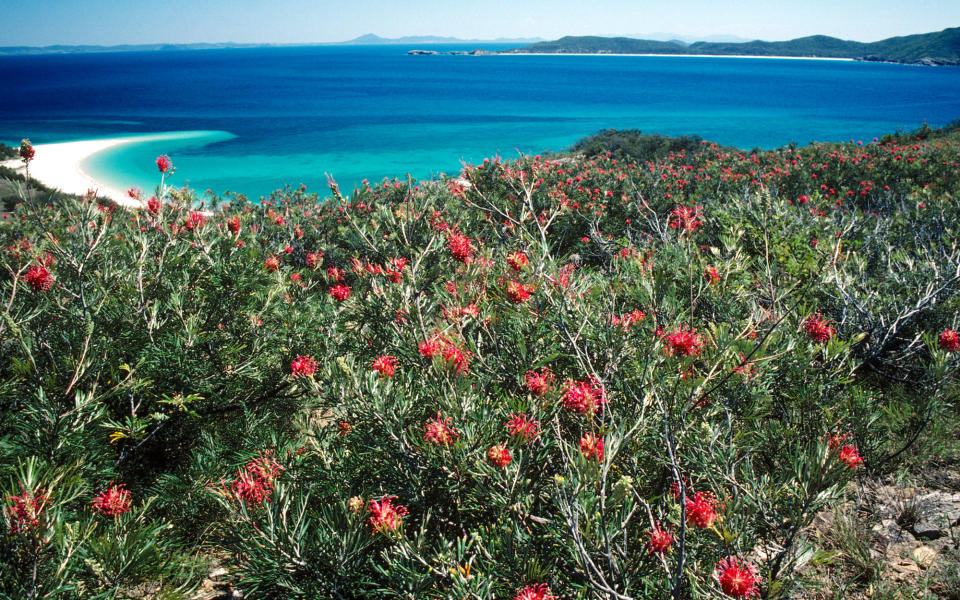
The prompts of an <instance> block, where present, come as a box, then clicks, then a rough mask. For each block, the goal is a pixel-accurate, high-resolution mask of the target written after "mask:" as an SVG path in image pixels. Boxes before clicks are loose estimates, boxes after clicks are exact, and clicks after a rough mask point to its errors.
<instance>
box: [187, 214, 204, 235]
mask: <svg viewBox="0 0 960 600" xmlns="http://www.w3.org/2000/svg"><path fill="white" fill-rule="evenodd" d="M206 222H207V217H206V216H205V215H204V214H203V213H202V212H200V211H199V210H191V211H190V212H189V213H187V216H186V217H184V219H183V228H184V229H186V230H187V231H196V230H197V229H200V228H201V227H203V226H204V225H205V224H206Z"/></svg>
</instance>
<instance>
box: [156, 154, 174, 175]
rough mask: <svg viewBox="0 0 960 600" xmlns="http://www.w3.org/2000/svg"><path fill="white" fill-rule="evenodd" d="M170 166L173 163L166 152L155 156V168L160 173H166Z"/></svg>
mask: <svg viewBox="0 0 960 600" xmlns="http://www.w3.org/2000/svg"><path fill="white" fill-rule="evenodd" d="M172 166H173V163H172V162H170V157H169V156H167V155H166V154H164V155H162V156H158V157H157V170H158V171H160V172H161V173H166V172H167V171H169V170H170V167H172Z"/></svg>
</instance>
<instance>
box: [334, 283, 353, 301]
mask: <svg viewBox="0 0 960 600" xmlns="http://www.w3.org/2000/svg"><path fill="white" fill-rule="evenodd" d="M330 297H332V298H333V299H334V300H336V301H337V302H343V301H344V300H346V299H347V298H349V297H350V287H349V286H346V285H343V284H342V283H338V284H337V285H335V286H333V287H331V288H330Z"/></svg>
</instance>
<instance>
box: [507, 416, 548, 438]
mask: <svg viewBox="0 0 960 600" xmlns="http://www.w3.org/2000/svg"><path fill="white" fill-rule="evenodd" d="M503 426H504V427H506V428H507V433H509V434H510V435H511V436H512V437H515V438H519V439H520V440H521V441H523V442H531V441H533V440H535V439H537V438H538V437H539V436H540V422H539V421H534V420H533V419H530V418H528V417H527V415H510V420H509V421H507V422H506V423H504V424H503Z"/></svg>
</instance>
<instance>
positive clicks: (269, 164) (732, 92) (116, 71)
mask: <svg viewBox="0 0 960 600" xmlns="http://www.w3.org/2000/svg"><path fill="white" fill-rule="evenodd" d="M475 47H477V46H476V45H472V46H468V47H464V46H429V48H431V49H436V50H452V49H457V50H464V49H472V48H475ZM484 47H486V48H491V49H498V48H503V47H504V46H495V45H493V46H491V45H487V46H484ZM411 48H412V47H407V46H319V47H284V48H257V49H226V50H190V51H159V52H132V53H105V54H68V55H47V56H11V57H0V82H3V89H2V92H0V141H5V142H7V143H11V144H14V143H19V140H20V138H21V137H29V138H31V139H32V141H33V142H34V143H38V144H39V143H44V142H59V141H72V140H80V139H91V138H103V137H115V136H126V135H133V134H141V133H154V132H171V131H207V132H210V133H209V134H208V135H207V136H206V137H199V138H198V137H196V136H193V137H185V138H184V139H182V140H177V139H166V140H163V141H153V142H144V143H139V144H133V145H129V146H122V147H118V148H115V149H112V150H107V151H105V152H103V153H101V154H98V155H95V156H93V157H91V158H90V159H88V160H87V161H86V163H85V164H84V169H85V170H87V172H88V173H90V174H91V175H92V176H94V177H96V178H98V179H99V180H101V181H103V182H104V183H106V184H109V185H112V186H115V187H118V188H123V189H126V188H127V187H130V186H132V185H138V186H140V187H142V188H144V189H152V188H153V186H155V185H156V183H157V173H156V167H155V166H154V159H155V158H156V156H157V155H159V154H169V155H170V157H171V158H172V160H173V163H174V164H175V165H176V167H177V172H176V174H175V175H174V178H173V180H172V183H174V184H188V185H190V186H191V187H193V188H194V189H196V190H198V191H199V192H201V193H202V192H203V191H205V190H208V189H209V190H213V191H214V192H216V193H223V192H224V191H226V190H231V191H234V192H242V193H245V194H248V195H249V196H251V197H253V198H256V197H257V196H261V195H266V194H269V193H270V192H271V191H272V190H275V189H277V188H280V187H282V186H283V185H286V184H289V185H299V184H301V183H303V184H306V185H307V186H308V187H309V188H311V189H313V190H318V191H321V192H322V191H324V190H323V188H324V187H325V185H326V174H327V173H329V174H331V175H332V176H333V177H335V178H336V179H337V181H339V182H340V183H341V186H342V187H344V188H345V189H347V190H349V189H350V188H352V186H353V185H356V184H358V183H359V182H360V181H361V180H363V179H368V180H370V181H371V182H376V181H379V180H381V179H382V178H384V177H401V178H404V177H406V175H407V174H410V175H412V176H413V177H414V178H429V177H433V176H436V175H437V174H439V173H448V174H452V173H456V172H458V171H459V170H460V168H461V165H462V163H464V162H466V163H475V162H479V161H482V160H483V159H484V158H485V157H492V156H495V155H499V156H501V157H504V158H512V157H516V156H517V155H518V153H521V152H522V153H538V152H542V151H547V150H563V149H566V148H567V147H569V146H570V145H571V144H572V143H573V142H575V141H576V140H577V139H579V138H581V137H583V136H586V135H589V134H592V133H594V132H596V131H598V130H600V129H603V128H609V127H613V128H637V129H641V130H643V131H644V132H646V133H662V134H669V135H677V134H698V135H700V136H702V137H704V138H705V139H708V140H712V141H716V142H720V143H722V144H730V145H735V146H739V147H741V148H745V149H749V148H754V147H761V148H772V147H776V146H780V145H784V144H788V143H790V142H797V143H800V144H804V143H807V142H810V141H814V140H816V141H840V140H851V139H852V140H863V141H864V142H869V141H870V140H872V139H873V138H874V137H875V136H880V135H882V134H884V133H887V132H892V131H895V130H897V129H913V128H916V127H918V126H920V125H921V124H922V123H923V122H924V121H926V122H928V123H929V124H930V125H931V126H941V125H944V124H946V123H948V122H950V121H952V120H953V119H957V118H960V68H955V67H935V68H931V67H915V66H904V65H893V64H875V63H855V62H841V61H815V60H780V59H747V58H744V59H738V58H690V57H641V56H626V57H615V56H408V55H407V54H406V52H407V50H409V49H411Z"/></svg>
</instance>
